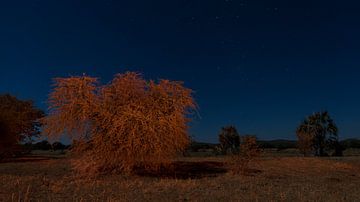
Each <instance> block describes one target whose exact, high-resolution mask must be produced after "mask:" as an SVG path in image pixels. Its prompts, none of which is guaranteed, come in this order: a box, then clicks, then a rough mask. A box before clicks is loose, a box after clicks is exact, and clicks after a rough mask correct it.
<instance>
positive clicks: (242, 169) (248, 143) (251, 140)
mask: <svg viewBox="0 0 360 202" xmlns="http://www.w3.org/2000/svg"><path fill="white" fill-rule="evenodd" d="M260 155H261V149H260V148H259V146H258V144H257V138H256V136H252V135H246V136H243V137H241V145H240V150H239V152H238V153H236V154H233V155H232V156H231V158H230V165H231V171H232V172H233V173H235V174H243V173H246V172H248V171H249V165H250V163H251V162H253V161H254V160H255V159H256V158H258V157H259V156H260Z"/></svg>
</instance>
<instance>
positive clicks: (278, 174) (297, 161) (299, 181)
mask: <svg viewBox="0 0 360 202" xmlns="http://www.w3.org/2000/svg"><path fill="white" fill-rule="evenodd" d="M55 157H56V158H55ZM225 162H226V159H225V158H224V157H187V158H181V159H179V161H178V162H176V163H175V164H174V168H173V169H172V170H163V172H161V174H156V173H146V172H144V171H141V170H139V171H138V172H137V174H136V175H134V176H124V175H111V176H103V177H98V178H96V179H84V178H81V177H79V176H76V175H74V174H73V172H72V171H71V169H70V165H69V160H68V159H67V158H64V157H62V156H58V155H56V156H51V155H50V156H49V155H41V156H32V157H27V158H23V159H18V160H17V161H13V162H7V163H1V164H0V201H359V200H360V172H359V171H360V157H356V156H353V157H344V158H302V157H289V156H270V155H267V156H265V157H263V158H261V159H259V160H258V161H257V162H254V163H253V164H252V165H251V169H250V170H249V171H248V173H247V174H246V175H233V174H231V173H230V172H228V170H229V168H228V167H227V165H226V163H225Z"/></svg>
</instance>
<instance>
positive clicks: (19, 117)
mask: <svg viewBox="0 0 360 202" xmlns="http://www.w3.org/2000/svg"><path fill="white" fill-rule="evenodd" d="M43 116H44V113H43V112H42V111H41V110H39V109H37V108H36V107H35V106H34V104H33V102H32V101H22V100H19V99H17V98H16V97H14V96H11V95H9V94H6V95H1V96H0V157H1V156H4V155H5V154H8V153H11V152H12V151H13V150H14V149H15V147H16V145H18V144H19V143H21V142H31V141H32V138H34V137H37V136H38V135H39V134H40V126H41V124H40V122H39V119H40V118H41V117H43Z"/></svg>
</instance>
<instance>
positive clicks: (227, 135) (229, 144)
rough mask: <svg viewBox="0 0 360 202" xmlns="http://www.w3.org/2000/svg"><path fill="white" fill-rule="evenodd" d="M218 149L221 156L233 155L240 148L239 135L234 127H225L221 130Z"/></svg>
mask: <svg viewBox="0 0 360 202" xmlns="http://www.w3.org/2000/svg"><path fill="white" fill-rule="evenodd" d="M219 141H220V148H221V150H222V153H223V154H226V153H228V152H230V153H235V152H237V151H238V150H239V147H240V135H239V133H238V131H237V130H236V128H235V126H227V127H223V128H222V129H221V132H220V134H219Z"/></svg>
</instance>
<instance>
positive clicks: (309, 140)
mask: <svg viewBox="0 0 360 202" xmlns="http://www.w3.org/2000/svg"><path fill="white" fill-rule="evenodd" d="M296 133H297V136H298V139H299V147H300V150H301V151H302V152H303V153H304V152H308V151H314V152H315V155H316V156H324V155H326V153H325V149H326V148H330V147H331V146H332V145H334V142H338V128H337V126H336V124H335V122H334V121H333V120H332V119H331V117H330V115H329V113H328V112H326V111H325V112H317V113H315V114H313V115H311V116H309V117H307V118H306V119H305V120H304V121H303V122H302V123H301V124H300V126H299V127H298V128H297V131H296ZM305 154H306V153H305Z"/></svg>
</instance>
